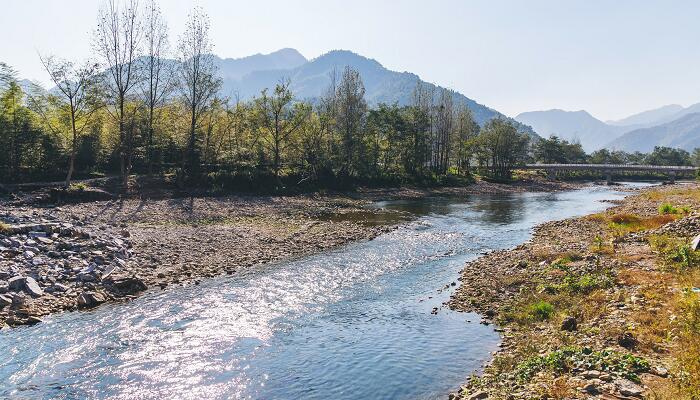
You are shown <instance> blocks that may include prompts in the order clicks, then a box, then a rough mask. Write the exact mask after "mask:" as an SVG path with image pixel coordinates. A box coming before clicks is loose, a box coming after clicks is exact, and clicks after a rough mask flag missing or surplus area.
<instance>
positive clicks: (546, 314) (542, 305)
mask: <svg viewBox="0 0 700 400" xmlns="http://www.w3.org/2000/svg"><path fill="white" fill-rule="evenodd" d="M528 314H529V315H530V316H531V317H532V318H534V319H535V320H537V321H546V320H548V319H550V318H552V316H553V315H554V306H553V305H552V304H551V303H548V302H546V301H543V300H539V301H537V302H535V303H533V304H531V305H530V307H528Z"/></svg>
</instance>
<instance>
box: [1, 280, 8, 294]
mask: <svg viewBox="0 0 700 400" xmlns="http://www.w3.org/2000/svg"><path fill="white" fill-rule="evenodd" d="M9 290H10V285H8V284H7V281H3V280H0V293H7V292H8V291H9Z"/></svg>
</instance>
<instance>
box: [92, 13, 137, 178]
mask: <svg viewBox="0 0 700 400" xmlns="http://www.w3.org/2000/svg"><path fill="white" fill-rule="evenodd" d="M141 31H142V30H141V24H140V22H139V15H138V1H137V0H125V4H124V5H123V6H121V4H120V2H119V0H107V1H106V3H104V4H103V6H102V8H101V9H100V12H99V16H98V20H97V29H95V34H94V36H95V39H94V47H95V51H96V52H97V54H98V55H99V57H100V58H101V59H102V62H103V63H104V64H105V65H104V66H105V67H106V71H105V72H104V74H103V78H104V83H105V87H106V89H107V92H108V93H109V94H110V95H111V106H112V107H110V114H112V116H114V118H115V119H116V121H117V123H118V126H119V162H120V169H121V176H122V184H123V185H124V187H125V188H126V187H127V186H128V182H129V173H130V172H131V160H132V157H133V154H132V153H133V142H134V137H133V136H134V130H133V129H127V128H128V126H127V117H128V116H127V114H126V113H127V112H128V109H127V107H126V106H127V101H128V98H129V96H130V95H131V94H132V92H133V90H134V88H135V87H136V85H137V84H138V80H139V78H138V68H137V66H136V59H137V58H138V56H139V45H140V41H141V34H142V32H141ZM128 125H129V126H133V125H134V124H133V123H132V124H128Z"/></svg>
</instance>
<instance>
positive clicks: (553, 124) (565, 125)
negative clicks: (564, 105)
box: [515, 109, 625, 152]
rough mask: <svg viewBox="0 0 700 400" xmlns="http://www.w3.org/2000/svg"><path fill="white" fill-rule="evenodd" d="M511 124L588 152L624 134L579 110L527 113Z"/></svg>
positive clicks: (621, 129) (618, 129)
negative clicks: (529, 127) (579, 146)
mask: <svg viewBox="0 0 700 400" xmlns="http://www.w3.org/2000/svg"><path fill="white" fill-rule="evenodd" d="M515 120H516V121H519V122H521V123H523V124H526V125H529V126H531V127H532V128H533V129H534V130H535V131H536V132H537V133H539V134H540V135H542V136H543V137H549V136H551V135H557V136H558V137H560V138H562V139H566V140H568V141H570V142H574V141H578V142H580V143H581V145H582V146H583V148H584V149H585V150H586V151H588V152H590V151H594V150H598V149H600V148H601V147H602V146H603V145H604V144H605V143H608V142H609V141H610V139H611V138H616V137H618V136H620V135H621V134H622V133H624V131H625V128H624V127H616V126H611V125H608V124H606V123H605V122H603V121H600V120H598V119H597V118H595V117H593V116H592V115H591V114H589V113H588V112H586V111H583V110H581V111H564V110H557V109H554V110H547V111H531V112H525V113H521V114H519V115H518V116H516V117H515Z"/></svg>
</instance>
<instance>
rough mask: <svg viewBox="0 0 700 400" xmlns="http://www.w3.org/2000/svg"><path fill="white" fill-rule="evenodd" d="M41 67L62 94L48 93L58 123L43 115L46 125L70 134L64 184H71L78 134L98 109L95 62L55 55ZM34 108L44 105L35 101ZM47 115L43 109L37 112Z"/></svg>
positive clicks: (39, 108)
mask: <svg viewBox="0 0 700 400" xmlns="http://www.w3.org/2000/svg"><path fill="white" fill-rule="evenodd" d="M41 61H42V64H43V65H44V69H46V72H47V73H48V74H49V77H50V78H51V81H52V82H53V83H54V85H55V86H56V89H57V90H58V92H60V94H61V96H52V95H49V99H48V102H50V103H53V104H54V106H55V107H56V108H57V111H58V114H59V118H58V122H59V126H54V124H52V123H51V119H50V118H45V120H46V122H47V125H48V126H49V127H51V129H52V130H53V131H55V132H63V133H65V131H68V135H67V136H68V137H69V141H70V144H69V158H68V159H69V161H68V172H67V174H66V184H65V185H66V187H69V186H70V183H71V179H72V177H73V172H74V170H75V157H76V154H77V152H78V145H79V139H80V136H81V135H82V134H83V132H84V131H85V128H86V127H87V126H88V125H89V124H90V122H91V117H92V115H93V114H94V113H95V111H97V109H98V108H100V104H99V102H97V101H96V96H95V93H94V89H95V79H96V75H95V73H96V71H97V65H96V64H94V63H90V62H86V63H85V64H84V65H82V66H80V67H76V66H75V65H74V63H73V62H70V61H66V60H60V59H57V58H55V57H52V56H51V57H47V58H45V59H44V58H42V59H41ZM34 103H35V104H37V105H38V107H37V109H38V110H42V109H43V107H41V105H40V104H39V102H38V101H34ZM40 113H42V114H43V115H46V114H45V113H44V112H43V111H40Z"/></svg>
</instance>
